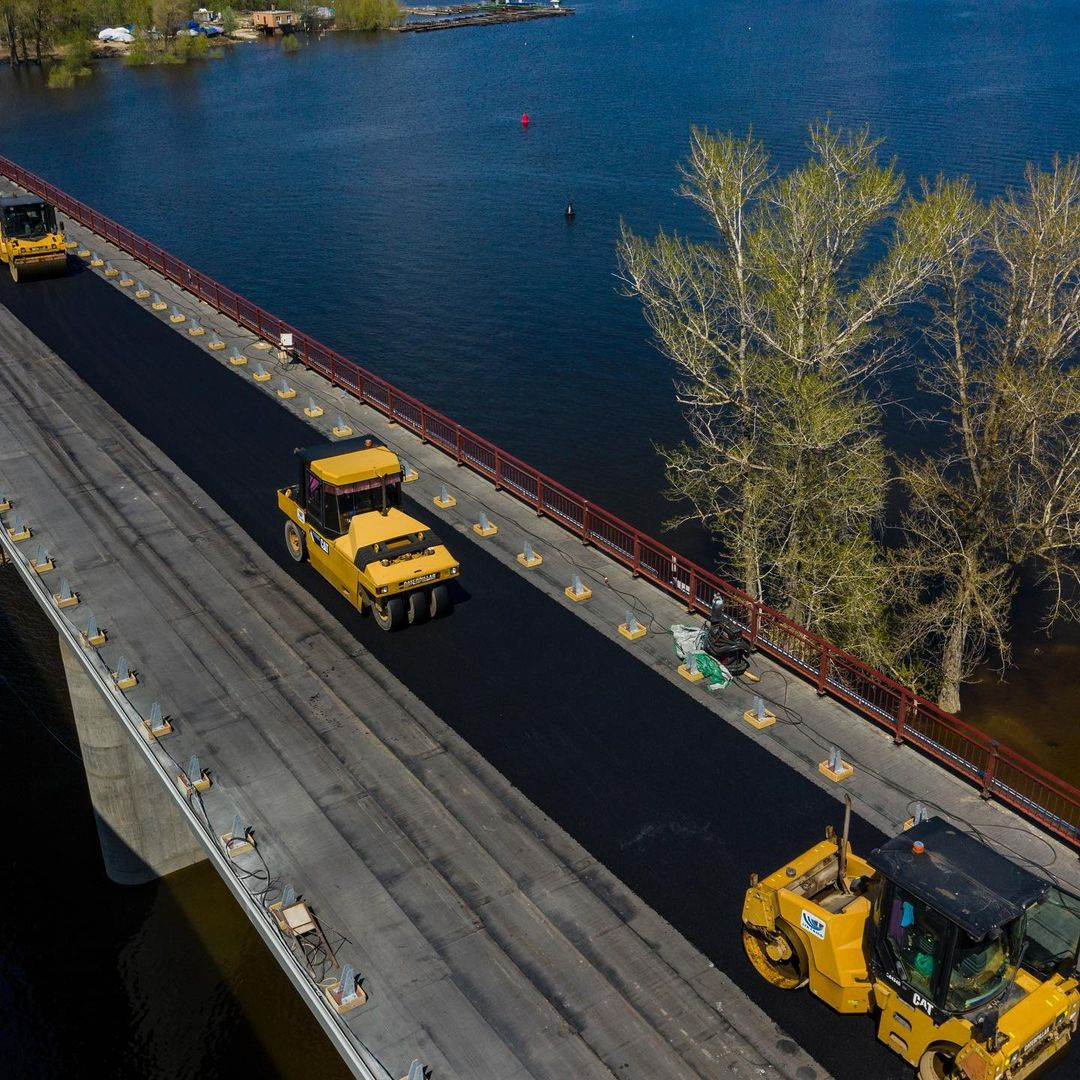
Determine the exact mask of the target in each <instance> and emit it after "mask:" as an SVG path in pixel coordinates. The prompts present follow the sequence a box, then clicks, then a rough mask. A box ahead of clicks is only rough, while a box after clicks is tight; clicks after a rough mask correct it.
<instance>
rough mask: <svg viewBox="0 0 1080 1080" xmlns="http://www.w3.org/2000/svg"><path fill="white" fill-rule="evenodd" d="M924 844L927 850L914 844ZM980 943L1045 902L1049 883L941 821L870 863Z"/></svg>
mask: <svg viewBox="0 0 1080 1080" xmlns="http://www.w3.org/2000/svg"><path fill="white" fill-rule="evenodd" d="M919 841H921V842H922V845H923V850H922V852H921V854H920V853H919V852H917V850H916V848H915V844H916V843H917V842H919ZM866 861H867V862H868V863H869V864H870V865H871V866H872V867H873V868H874V869H875V870H877V871H878V872H879V873H881V874H883V875H884V876H885V877H887V878H888V879H889V880H890V881H895V882H896V884H897V885H899V886H900V887H901V888H902V889H905V890H907V892H909V893H911V894H912V895H913V896H915V897H917V898H918V899H919V900H922V901H923V902H924V903H927V904H929V905H930V906H931V907H933V908H935V909H936V910H938V911H940V912H941V913H942V914H943V915H944V916H945V917H946V918H947V919H949V920H951V921H952V922H954V923H956V925H957V926H959V927H960V928H961V929H962V930H964V931H966V932H967V933H968V934H970V935H971V937H973V938H974V939H975V940H976V941H981V940H982V939H983V938H984V937H986V935H987V934H988V933H990V931H992V930H995V929H997V928H998V927H1002V926H1005V925H1007V924H1008V923H1010V922H1012V921H1013V919H1015V918H1017V917H1018V916H1020V915H1022V914H1023V913H1024V912H1025V911H1027V909H1028V908H1030V907H1031V906H1032V904H1035V903H1037V902H1038V901H1040V900H1041V899H1042V898H1043V897H1044V896H1045V895H1046V893H1047V891H1048V890H1049V888H1050V882H1048V881H1046V880H1045V879H1043V878H1041V877H1037V876H1036V875H1035V874H1032V873H1030V872H1029V871H1027V870H1025V869H1024V868H1023V867H1022V866H1017V864H1016V863H1014V862H1012V861H1011V860H1010V859H1006V858H1005V857H1004V856H1003V855H999V854H998V853H997V852H996V851H994V850H993V849H992V848H989V847H987V846H986V844H984V843H982V842H981V841H979V840H976V839H975V838H974V837H973V836H969V835H968V834H967V833H964V832H961V831H960V830H959V829H957V828H956V827H955V826H953V825H951V824H950V823H949V822H947V821H945V820H943V819H942V818H939V817H932V818H930V819H929V820H928V821H924V822H921V823H920V824H918V825H916V826H915V827H914V828H911V829H908V830H907V831H906V832H902V833H901V834H900V835H899V836H896V837H894V838H893V839H892V840H889V841H888V842H887V843H885V844H882V845H881V847H879V848H877V849H876V850H874V851H872V852H871V853H870V857H869V858H868V859H867V860H866Z"/></svg>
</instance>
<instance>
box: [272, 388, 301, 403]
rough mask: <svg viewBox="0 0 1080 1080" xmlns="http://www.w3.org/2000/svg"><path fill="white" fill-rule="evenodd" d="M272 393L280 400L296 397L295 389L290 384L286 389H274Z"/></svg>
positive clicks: (289, 399) (290, 399)
mask: <svg viewBox="0 0 1080 1080" xmlns="http://www.w3.org/2000/svg"><path fill="white" fill-rule="evenodd" d="M274 393H276V394H277V396H278V397H279V398H281V400H282V401H292V399H293V398H294V397H296V391H295V390H294V389H293V388H292V387H291V386H290V387H289V389H288V390H275V391H274Z"/></svg>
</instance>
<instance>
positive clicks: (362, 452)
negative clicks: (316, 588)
mask: <svg viewBox="0 0 1080 1080" xmlns="http://www.w3.org/2000/svg"><path fill="white" fill-rule="evenodd" d="M296 458H297V465H298V470H299V478H298V482H297V484H296V485H295V486H294V487H288V488H282V489H281V490H279V491H278V493H277V494H278V507H279V508H280V509H281V511H282V513H283V514H284V515H285V546H286V548H287V550H288V552H289V555H291V556H292V558H293V559H294V560H295V561H296V562H303V561H304V560H305V559H310V560H311V564H312V566H314V567H315V569H316V570H318V571H319V573H320V574H322V576H323V577H324V578H326V580H327V581H329V582H330V584H331V585H333V586H334V588H335V589H337V590H339V591H340V592H341V593H342V595H343V596H346V597H348V599H349V601H350V602H351V603H353V604H354V605H355V606H356V607H357V609H358V610H359V611H361V612H363V611H366V610H367V609H368V608H370V609H371V612H372V613H373V615H374V616H375V622H376V623H377V624H378V625H379V626H380V627H381V628H382V629H383V630H397V629H398V628H399V627H401V626H405V625H406V624H408V625H410V626H411V625H412V624H413V623H418V622H423V621H424V620H425V619H428V618H437V617H438V616H440V615H443V614H446V613H447V612H449V611H450V608H451V605H452V602H453V601H452V598H451V595H450V588H449V586H450V582H451V581H452V580H453V579H454V578H456V577H457V576H458V573H459V572H460V569H461V567H460V564H459V563H458V562H457V560H456V559H454V557H453V556H452V555H451V554H450V552H449V551H447V550H446V548H445V547H444V546H443V544H442V542H441V541H440V540H439V538H438V537H437V536H436V535H435V533H434V532H433V531H432V530H431V529H429V528H428V527H427V526H426V525H424V524H423V523H422V522H419V521H417V520H416V519H415V518H412V517H409V515H408V514H406V513H404V512H403V511H402V510H401V484H402V475H401V462H400V461H399V460H398V457H397V455H396V454H395V453H393V451H391V450H389V449H387V447H386V446H385V445H383V444H382V443H380V442H379V441H378V440H377V439H375V438H374V437H372V436H370V435H368V436H362V437H360V438H356V439H345V440H342V441H341V442H337V443H322V444H320V445H318V446H309V447H305V448H302V449H298V450H297V451H296Z"/></svg>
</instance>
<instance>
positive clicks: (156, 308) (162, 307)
mask: <svg viewBox="0 0 1080 1080" xmlns="http://www.w3.org/2000/svg"><path fill="white" fill-rule="evenodd" d="M168 306H169V305H168V304H166V303H165V301H164V300H159V301H158V302H157V303H156V304H151V305H150V307H152V308H153V309H154V311H164V310H165V309H166V308H167V307H168Z"/></svg>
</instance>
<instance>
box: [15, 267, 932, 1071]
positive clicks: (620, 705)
mask: <svg viewBox="0 0 1080 1080" xmlns="http://www.w3.org/2000/svg"><path fill="white" fill-rule="evenodd" d="M0 303H2V304H4V305H6V306H7V307H8V308H9V309H10V310H11V311H12V312H13V313H14V314H15V315H16V316H17V317H18V318H19V319H20V320H22V321H23V322H24V323H25V324H26V325H27V326H28V327H29V328H30V329H31V330H32V331H33V332H34V333H35V334H36V335H37V336H38V337H39V338H41V339H42V340H43V341H44V342H45V343H46V344H47V345H48V346H49V347H50V348H51V349H52V350H54V351H55V352H56V353H57V354H58V355H59V356H60V357H62V358H63V359H64V360H65V361H66V362H67V363H68V364H69V365H70V366H71V367H72V368H73V369H74V370H75V371H76V372H77V373H78V374H79V376H81V378H83V379H84V380H85V381H86V382H87V383H88V384H89V385H90V386H91V387H92V388H93V389H94V390H95V391H96V392H97V393H98V394H100V395H101V397H103V398H104V399H105V400H106V401H107V402H109V404H110V405H112V407H113V408H115V409H116V410H117V412H119V413H120V414H121V415H122V416H123V417H124V418H125V419H127V420H128V421H129V422H130V423H131V424H132V425H133V426H134V427H135V428H136V429H138V430H139V431H140V432H141V433H142V434H143V435H144V436H146V437H147V438H149V439H151V440H152V441H153V442H154V443H155V444H156V445H157V446H158V447H160V448H161V449H162V450H163V451H164V452H165V453H166V454H168V455H169V457H170V458H171V459H172V460H173V461H174V462H175V463H176V465H177V467H178V468H180V469H181V470H183V472H184V473H186V474H187V475H188V476H189V477H190V478H191V479H192V480H193V481H195V483H197V484H198V485H200V486H201V487H202V488H203V489H204V490H205V491H206V492H207V493H208V494H209V495H210V496H211V497H212V498H213V499H215V500H216V501H217V502H218V503H219V505H220V506H221V507H222V508H223V509H224V510H225V511H226V513H228V514H229V515H230V516H231V517H232V518H233V519H234V520H235V521H236V522H237V523H238V524H239V525H240V526H241V527H242V528H243V529H244V530H245V531H246V532H247V533H248V535H249V536H250V537H251V538H252V540H253V541H254V542H255V543H256V544H257V545H259V547H261V548H262V549H263V550H264V551H265V552H266V553H267V554H269V555H270V557H271V558H273V559H274V560H275V562H277V563H278V565H279V566H281V567H283V568H284V569H285V570H287V571H288V572H289V573H290V574H292V575H293V576H294V577H295V578H296V580H297V581H299V582H300V583H302V584H303V586H304V587H305V588H307V589H308V590H310V592H311V593H312V594H314V595H316V596H318V597H319V598H320V599H321V600H322V602H323V603H325V605H326V607H327V609H328V610H329V611H330V612H332V613H333V614H334V615H335V616H336V617H337V618H338V619H340V621H341V622H342V623H343V624H344V625H346V626H347V627H348V628H349V629H350V631H352V632H353V633H354V634H355V636H356V638H357V639H358V640H359V641H361V642H362V643H363V645H364V646H365V647H366V648H367V649H368V650H369V651H370V652H371V653H372V655H374V656H375V657H376V658H377V659H378V660H379V661H380V662H381V663H382V664H383V665H384V666H385V667H386V668H387V669H388V670H390V671H391V672H392V673H393V674H394V675H395V676H396V677H397V678H398V679H400V680H401V681H402V682H404V683H405V684H406V685H407V686H408V687H409V688H410V689H411V690H413V691H414V692H415V693H416V694H417V695H418V696H419V697H420V698H421V699H422V700H423V701H424V702H425V703H426V704H427V705H428V706H429V707H430V708H431V709H432V710H434V712H436V713H437V714H438V715H439V716H440V717H441V718H442V719H443V720H444V721H445V722H446V723H447V724H449V725H450V726H451V727H452V728H454V730H456V731H457V732H458V733H459V734H460V735H461V736H462V737H463V738H465V739H466V740H467V741H468V742H469V743H470V744H472V746H474V747H475V748H476V749H477V750H478V751H479V752H480V753H481V754H482V755H483V756H484V757H485V758H486V759H487V760H488V761H490V762H491V763H492V764H493V765H494V766H495V767H496V768H497V769H499V771H500V772H502V773H503V775H504V776H506V777H507V779H508V780H509V781H510V782H511V783H513V784H514V785H515V786H516V787H518V788H519V789H520V790H521V791H523V792H524V793H525V794H526V795H527V796H528V797H529V798H530V799H531V800H532V801H533V802H534V803H536V804H537V805H538V806H539V807H540V808H541V809H542V810H543V811H544V812H545V813H547V814H548V815H549V816H550V817H551V818H553V819H554V820H555V821H556V822H558V824H559V825H561V826H562V827H563V828H564V829H565V830H566V831H567V832H569V833H570V834H571V835H572V836H573V837H574V838H575V839H576V840H578V841H579V842H580V843H581V844H582V845H583V846H584V847H585V848H587V849H588V850H589V851H590V852H591V853H592V854H593V855H594V856H595V857H596V858H598V859H599V860H601V861H602V862H603V863H604V864H605V865H606V866H607V867H608V868H609V869H610V870H611V871H612V872H613V873H615V874H616V875H617V876H618V877H619V878H621V879H622V880H623V881H624V882H625V883H626V884H627V885H628V886H629V887H630V888H631V889H632V890H633V891H634V892H635V893H636V894H637V895H638V896H639V897H641V899H642V900H644V901H645V902H646V903H648V904H649V905H651V906H652V907H653V908H654V909H655V910H656V911H657V912H659V913H660V914H661V915H662V916H664V918H666V919H667V920H668V921H669V922H670V923H671V924H672V925H673V926H674V927H675V928H676V929H677V930H679V931H680V932H681V933H682V934H683V935H684V936H685V937H686V938H687V939H688V940H690V941H691V942H692V943H693V944H694V945H696V946H697V947H698V948H699V949H701V951H702V952H704V953H705V955H706V956H708V957H709V958H710V959H711V960H712V961H713V962H714V963H715V964H717V965H718V966H719V967H720V968H722V969H723V970H724V971H725V972H726V973H727V974H728V975H729V976H730V977H731V978H732V979H733V980H734V981H735V982H736V983H737V984H738V985H739V986H740V987H741V988H742V989H743V990H744V991H745V992H746V993H747V994H748V995H749V996H750V997H751V998H752V999H753V1000H754V1001H756V1002H757V1003H758V1004H759V1005H760V1006H762V1008H764V1009H765V1011H766V1012H767V1013H768V1014H769V1015H771V1016H772V1017H773V1019H774V1020H775V1021H776V1022H777V1023H779V1024H780V1026H781V1027H783V1028H784V1029H785V1030H786V1031H787V1032H788V1033H789V1034H790V1035H791V1036H792V1038H793V1039H795V1040H796V1041H797V1042H798V1043H799V1044H800V1045H802V1046H803V1047H804V1048H805V1049H806V1050H807V1051H808V1052H809V1053H811V1054H812V1055H813V1056H814V1057H815V1058H817V1060H818V1061H820V1062H821V1064H822V1065H823V1066H824V1067H825V1068H827V1069H828V1070H829V1071H830V1072H831V1073H832V1074H833V1075H834V1076H836V1077H838V1078H841V1080H843V1078H848V1077H850V1078H860V1080H861V1078H866V1077H873V1078H878V1077H880V1078H883V1080H886V1078H892V1077H896V1078H898V1080H899V1078H902V1077H910V1075H911V1073H910V1070H909V1069H907V1067H906V1066H904V1064H903V1063H902V1062H901V1061H900V1059H899V1058H897V1057H896V1056H895V1055H894V1054H892V1053H891V1052H890V1051H888V1050H887V1049H886V1048H885V1047H884V1046H882V1045H881V1044H880V1043H878V1042H877V1041H876V1039H875V1036H874V1028H873V1024H872V1022H871V1021H869V1020H867V1019H865V1018H859V1017H843V1016H839V1015H838V1014H836V1013H834V1012H832V1011H831V1010H830V1009H828V1008H827V1007H826V1006H825V1005H823V1004H822V1003H821V1002H819V1001H817V1000H816V999H814V998H813V997H811V995H810V994H809V993H807V992H805V991H804V992H800V993H784V992H781V991H777V990H774V989H773V988H772V987H770V986H768V985H767V984H766V983H765V982H764V981H763V980H762V979H761V978H760V976H758V975H757V974H756V972H754V971H753V969H752V968H751V967H750V965H749V962H748V961H747V960H746V958H745V956H744V955H743V952H742V947H741V944H740V910H741V905H742V897H743V893H744V891H745V889H746V885H747V878H748V876H749V874H750V873H751V872H752V871H760V872H769V871H772V870H774V869H775V868H776V867H777V866H780V865H782V864H783V863H784V862H785V861H786V860H787V859H788V858H790V857H791V856H792V855H793V854H795V853H797V852H800V851H802V850H804V849H805V848H806V847H809V846H810V845H811V844H812V843H814V842H815V841H817V840H818V839H820V838H821V835H822V830H823V829H824V826H825V824H826V823H828V822H833V823H835V824H839V822H838V820H837V819H838V816H839V815H838V810H837V803H836V801H835V800H834V799H832V798H830V797H829V796H828V795H827V794H826V793H825V792H823V791H822V790H821V789H820V788H818V787H817V786H816V785H815V784H814V783H813V782H812V781H810V780H809V779H807V778H806V777H805V776H804V775H801V774H799V773H798V772H796V771H795V770H793V769H791V768H790V767H789V766H787V765H785V764H784V763H783V762H781V761H779V760H778V759H777V758H775V757H774V756H772V755H771V754H770V753H769V752H768V751H767V750H765V749H764V748H763V747H762V746H760V745H758V744H756V743H754V742H753V741H751V740H750V739H749V738H747V737H745V736H743V735H742V734H741V733H740V732H739V731H738V730H737V729H735V728H732V727H731V726H730V725H728V724H726V723H722V722H718V721H717V719H716V717H714V716H713V715H712V714H711V713H709V712H708V711H707V710H706V709H704V708H703V707H701V706H700V705H698V704H697V703H696V702H695V701H694V699H693V697H692V696H690V695H688V694H686V693H685V692H684V691H682V690H681V689H680V688H679V687H677V686H675V685H673V684H671V683H669V682H667V681H666V680H665V679H663V678H661V677H659V676H658V675H657V674H656V673H655V672H653V671H652V670H650V668H649V667H648V666H647V665H645V664H642V663H640V662H639V661H638V660H637V659H635V658H634V657H633V655H632V654H631V653H630V652H629V651H627V650H625V649H623V648H621V647H619V646H618V645H616V644H615V643H614V642H613V641H611V640H608V639H607V638H605V637H604V636H603V635H602V634H599V633H597V632H596V631H595V630H594V629H592V628H591V627H590V626H588V625H587V624H586V623H585V622H583V621H582V620H581V619H579V618H577V617H576V616H575V615H574V614H573V612H571V611H570V610H568V605H567V602H566V601H564V600H563V598H562V597H561V596H560V597H553V596H549V595H545V594H544V593H543V592H542V591H541V590H540V589H538V588H536V587H534V586H533V585H532V584H531V583H529V582H527V581H525V580H524V579H523V578H522V577H521V576H520V575H519V574H517V573H515V572H514V571H513V570H511V569H509V568H508V567H506V566H504V565H503V564H501V563H500V562H498V561H497V560H496V559H495V558H494V557H492V556H491V555H490V554H488V552H486V551H485V550H484V548H483V546H482V545H481V544H479V543H476V542H473V541H471V540H469V539H467V538H465V537H462V536H460V535H458V534H455V535H454V536H453V538H452V548H453V551H454V554H455V555H456V556H457V557H458V558H459V559H460V561H461V564H462V579H461V582H460V584H459V592H458V595H457V597H456V599H457V605H456V607H455V610H454V612H453V614H452V615H451V616H450V617H448V618H445V619H440V620H436V621H434V622H431V623H427V624H424V625H422V626H418V627H413V628H409V629H407V630H405V631H403V632H400V633H395V634H386V633H384V632H383V631H381V630H379V629H378V627H376V626H375V624H374V621H373V620H372V619H370V618H367V617H361V616H360V615H359V614H358V613H357V612H356V611H355V609H353V608H352V607H351V606H350V605H348V604H347V603H346V602H345V600H344V599H343V598H342V597H340V596H339V595H338V594H337V593H336V592H335V590H334V589H332V588H331V587H330V586H329V585H327V584H326V583H325V582H324V581H323V579H322V578H321V577H320V576H319V575H318V574H317V573H315V571H314V570H312V569H311V567H310V566H307V565H301V566H297V565H296V564H294V563H293V562H292V561H291V560H290V559H289V558H288V556H287V555H286V553H285V547H284V541H283V533H282V523H283V519H282V517H281V514H280V512H279V511H278V509H277V503H276V497H275V489H276V488H278V487H281V486H284V485H286V484H289V483H293V482H294V481H295V466H294V459H293V455H292V451H293V448H294V447H296V446H300V445H305V444H310V443H312V442H314V441H317V438H318V436H317V435H316V434H315V433H314V432H313V431H312V429H311V428H310V427H308V426H307V425H306V424H304V423H302V422H301V421H300V420H299V419H298V418H296V417H295V416H293V415H292V414H291V413H289V412H288V411H286V410H285V409H282V408H280V407H279V406H278V405H277V403H276V402H275V401H273V400H272V399H271V398H270V397H269V396H268V395H266V394H265V393H262V392H260V391H259V390H257V389H256V388H255V387H254V386H253V385H252V384H251V383H250V381H249V380H247V379H245V378H243V377H238V376H237V375H236V374H234V373H233V372H230V371H229V370H227V369H226V368H225V367H223V366H222V365H221V364H219V363H218V362H216V361H215V360H214V359H213V358H212V357H210V356H208V355H207V354H206V353H205V352H204V351H203V350H202V349H200V348H199V347H198V346H197V345H195V344H194V343H193V342H191V341H189V340H187V339H186V338H185V337H184V336H183V335H180V334H177V333H176V332H175V331H174V330H173V329H171V328H170V327H169V326H167V325H166V324H165V323H163V322H162V321H160V320H158V319H156V318H153V317H150V316H148V314H147V313H146V312H145V311H143V310H142V309H141V308H140V307H139V306H137V305H136V304H134V303H132V302H131V300H130V299H128V298H126V297H125V296H124V295H123V294H122V293H120V292H119V291H117V290H116V289H114V288H112V286H111V285H109V284H108V283H107V282H105V281H103V280H101V279H99V278H98V277H97V276H96V275H94V274H92V273H89V272H85V271H82V270H81V269H80V268H77V267H75V266H73V268H72V273H71V274H70V275H69V276H68V277H66V278H61V279H54V280H46V281H40V282H32V283H29V284H24V285H20V286H15V285H14V284H13V283H12V282H11V281H10V279H9V278H8V276H7V275H6V274H5V275H3V276H2V279H0ZM406 502H407V504H409V502H410V501H409V500H406ZM407 509H409V510H410V512H412V513H415V514H416V515H417V516H418V517H419V518H420V519H421V520H427V521H429V522H432V523H433V524H435V525H436V527H437V518H438V514H437V511H435V510H434V508H433V507H431V506H423V505H416V504H411V505H407ZM852 839H853V842H854V844H855V846H856V849H857V850H868V849H869V848H870V847H873V846H874V845H875V844H876V843H878V842H880V841H881V840H882V839H883V837H882V835H881V834H880V833H879V832H878V831H877V830H876V829H874V828H873V827H872V826H871V825H869V824H868V823H866V822H865V821H863V820H862V819H860V818H858V817H855V818H854V819H853V821H852Z"/></svg>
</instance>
